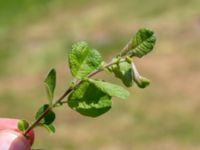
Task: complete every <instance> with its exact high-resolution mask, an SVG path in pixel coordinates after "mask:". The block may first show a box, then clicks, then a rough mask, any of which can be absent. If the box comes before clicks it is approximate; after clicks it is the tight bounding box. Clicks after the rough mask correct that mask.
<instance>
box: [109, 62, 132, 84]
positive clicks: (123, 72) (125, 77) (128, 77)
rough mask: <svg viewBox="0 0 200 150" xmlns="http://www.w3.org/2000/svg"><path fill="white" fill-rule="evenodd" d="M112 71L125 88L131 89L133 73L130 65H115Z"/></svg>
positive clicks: (125, 63) (126, 63)
mask: <svg viewBox="0 0 200 150" xmlns="http://www.w3.org/2000/svg"><path fill="white" fill-rule="evenodd" d="M110 71H111V72H113V73H114V74H115V76H116V77H117V78H119V79H120V80H121V81H122V82H123V84H124V85H125V86H127V87H131V86H132V85H133V71H132V68H131V64H130V63H128V62H122V63H120V64H116V65H113V66H112V67H111V69H110Z"/></svg>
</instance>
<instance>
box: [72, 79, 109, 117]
mask: <svg viewBox="0 0 200 150" xmlns="http://www.w3.org/2000/svg"><path fill="white" fill-rule="evenodd" d="M68 105H69V107H71V108H72V109H73V110H75V111H77V112H79V113H80V114H82V115H84V116H89V117H98V116H100V115H102V114H104V113H106V112H107V111H109V110H110V108H111V105H112V101H111V96H109V95H107V94H106V93H104V92H102V91H101V90H99V89H98V88H97V87H96V86H94V85H93V84H91V83H89V82H87V81H84V82H83V83H82V84H81V85H80V86H79V87H78V88H77V89H76V90H75V91H74V92H72V93H71V94H70V96H69V97H68Z"/></svg>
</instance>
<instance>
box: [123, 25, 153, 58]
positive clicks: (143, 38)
mask: <svg viewBox="0 0 200 150" xmlns="http://www.w3.org/2000/svg"><path fill="white" fill-rule="evenodd" d="M155 43H156V37H155V35H154V32H153V31H152V30H149V29H146V28H143V29H140V30H139V31H138V32H137V33H136V35H135V36H134V37H133V38H132V39H131V40H130V42H129V43H128V44H127V45H126V47H125V48H124V49H123V51H122V54H121V55H122V56H125V55H128V56H131V57H133V56H136V57H143V56H144V55H146V54H148V53H149V52H150V51H152V49H153V47H154V45H155Z"/></svg>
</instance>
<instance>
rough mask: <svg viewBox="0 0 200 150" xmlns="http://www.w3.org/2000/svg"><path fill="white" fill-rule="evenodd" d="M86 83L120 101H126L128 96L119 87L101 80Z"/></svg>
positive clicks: (125, 91)
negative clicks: (120, 99)
mask: <svg viewBox="0 0 200 150" xmlns="http://www.w3.org/2000/svg"><path fill="white" fill-rule="evenodd" d="M88 81H89V82H90V83H92V84H94V85H95V86H96V87H97V88H99V89H100V90H101V91H103V92H105V93H107V94H108V95H110V96H115V97H118V98H122V99H127V98H128V96H129V92H128V91H127V90H126V89H124V88H123V87H121V86H118V85H115V84H112V83H108V82H104V81H101V80H93V79H89V80H88Z"/></svg>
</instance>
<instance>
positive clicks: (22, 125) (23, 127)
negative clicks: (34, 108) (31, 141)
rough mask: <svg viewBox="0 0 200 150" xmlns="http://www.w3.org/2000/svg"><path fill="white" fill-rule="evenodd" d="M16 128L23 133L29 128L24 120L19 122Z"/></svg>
mask: <svg viewBox="0 0 200 150" xmlns="http://www.w3.org/2000/svg"><path fill="white" fill-rule="evenodd" d="M17 127H18V129H19V130H20V131H22V132H24V131H26V129H28V127H29V123H28V121H26V120H19V122H18V124H17Z"/></svg>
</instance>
